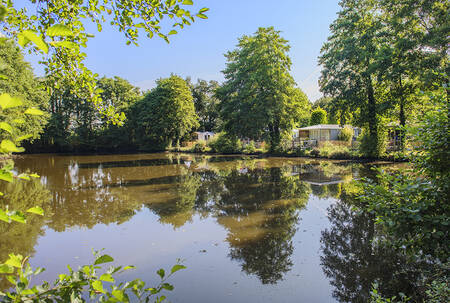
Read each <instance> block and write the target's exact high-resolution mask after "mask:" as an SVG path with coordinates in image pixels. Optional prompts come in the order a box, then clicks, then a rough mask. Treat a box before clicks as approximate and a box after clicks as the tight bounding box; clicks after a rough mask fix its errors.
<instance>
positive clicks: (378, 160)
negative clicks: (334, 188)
mask: <svg viewBox="0 0 450 303" xmlns="http://www.w3.org/2000/svg"><path fill="white" fill-rule="evenodd" d="M157 153H184V154H197V155H209V156H241V157H245V156H253V157H254V156H256V157H259V158H261V159H262V158H270V157H280V158H299V159H300V158H304V159H316V160H336V161H348V162H354V163H386V164H388V163H407V162H410V160H409V159H393V158H391V157H382V158H362V157H350V158H349V157H342V158H339V157H338V158H327V157H321V156H314V157H312V156H306V155H303V156H297V155H295V154H288V153H263V152H256V153H248V154H246V153H213V152H193V151H189V150H162V151H119V152H92V151H91V152H42V153H39V152H30V153H27V152H25V153H20V154H12V155H10V156H8V157H3V158H1V159H0V161H5V160H8V159H14V158H20V157H21V156H26V155H58V156H108V155H131V154H157Z"/></svg>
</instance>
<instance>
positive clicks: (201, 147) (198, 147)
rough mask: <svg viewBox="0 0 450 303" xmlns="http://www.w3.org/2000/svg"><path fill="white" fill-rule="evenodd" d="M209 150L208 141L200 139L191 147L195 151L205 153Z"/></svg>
mask: <svg viewBox="0 0 450 303" xmlns="http://www.w3.org/2000/svg"><path fill="white" fill-rule="evenodd" d="M207 151H208V146H207V144H206V141H204V140H199V141H197V142H195V144H194V145H193V146H192V147H191V152H194V153H205V152H207Z"/></svg>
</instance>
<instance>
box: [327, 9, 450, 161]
mask: <svg viewBox="0 0 450 303" xmlns="http://www.w3.org/2000/svg"><path fill="white" fill-rule="evenodd" d="M340 5H341V7H342V9H341V11H340V12H339V15H338V18H337V19H336V20H335V21H334V22H333V23H332V25H331V26H330V30H331V36H330V37H329V38H328V41H327V42H326V43H325V44H324V45H323V48H322V54H321V57H320V58H319V62H320V64H321V65H322V66H323V70H322V76H321V78H320V87H321V90H322V91H323V92H324V94H325V95H326V96H329V97H331V98H332V99H331V102H330V103H331V104H329V105H327V108H329V110H330V111H331V112H334V113H339V116H340V117H341V121H340V122H341V124H344V123H347V121H346V120H347V119H346V117H350V118H351V120H352V121H350V122H351V123H352V124H354V125H358V126H362V127H365V128H367V131H366V137H367V138H366V141H367V142H369V144H368V145H366V146H365V147H366V148H365V149H364V150H363V153H364V155H366V156H369V157H379V156H381V155H382V152H383V149H382V148H379V147H380V145H382V143H380V142H379V141H380V140H383V136H382V135H380V134H378V132H379V131H380V130H383V127H380V124H381V122H382V121H383V120H387V121H392V122H398V124H399V125H400V126H401V128H400V138H399V139H400V144H401V146H402V147H404V141H405V140H404V139H405V134H404V131H403V129H404V126H407V125H408V123H407V122H410V123H414V119H415V118H417V117H420V115H422V114H423V113H424V112H426V111H427V110H428V109H429V107H428V106H426V105H424V102H423V100H422V98H421V97H420V95H419V93H418V91H419V89H421V90H424V91H433V90H436V89H437V88H438V87H439V86H440V85H441V84H445V83H448V80H447V79H446V77H445V76H443V73H445V72H448V68H449V64H448V55H447V53H446V51H447V45H448V35H446V34H444V32H445V31H448V11H449V6H448V5H449V4H448V1H440V0H423V1H409V0H408V1H400V0H394V1H371V0H348V1H347V0H344V1H341V3H340Z"/></svg>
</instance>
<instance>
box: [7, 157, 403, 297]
mask: <svg viewBox="0 0 450 303" xmlns="http://www.w3.org/2000/svg"><path fill="white" fill-rule="evenodd" d="M16 168H17V170H18V171H21V172H22V171H29V172H36V173H38V174H39V175H40V176H41V178H40V180H34V181H31V182H20V183H18V184H9V185H4V186H3V187H4V188H3V190H2V191H5V192H6V196H5V198H6V201H8V202H7V203H8V204H9V205H10V207H11V208H14V209H27V208H28V207H31V206H34V205H39V206H41V207H42V208H43V209H44V210H45V217H39V216H30V217H29V220H28V223H27V224H26V225H23V224H18V223H14V224H9V225H8V224H6V223H3V222H0V234H1V238H0V260H4V259H5V258H6V257H7V254H8V253H9V252H11V251H13V252H15V253H20V254H22V255H30V256H31V264H32V265H33V266H41V267H45V268H46V269H47V270H46V271H45V272H44V273H43V274H42V275H41V276H40V277H39V278H38V280H36V281H40V280H39V279H41V280H42V279H44V280H47V281H53V279H54V278H55V277H56V275H57V274H58V273H63V272H66V271H67V269H66V265H67V264H70V265H71V266H72V267H76V266H78V265H83V264H86V263H88V262H90V261H92V253H91V250H92V249H104V252H105V253H108V254H110V255H111V256H113V257H114V258H115V262H116V263H117V264H123V265H128V264H133V265H135V266H137V269H136V270H134V271H130V272H128V273H126V274H123V275H122V276H121V277H122V278H123V279H129V280H130V279H134V278H137V277H140V278H142V279H144V280H145V281H147V282H148V283H153V284H154V283H155V282H157V281H158V279H157V275H156V273H155V272H156V270H157V269H159V268H160V267H163V268H166V269H169V268H170V267H171V266H172V265H173V264H175V263H176V261H177V259H178V258H180V259H182V260H183V264H184V265H186V266H187V269H186V270H183V271H180V272H178V273H177V274H176V275H175V276H174V277H173V278H172V279H171V281H170V282H171V283H172V284H174V285H175V290H174V292H173V293H170V294H169V295H168V296H169V299H170V301H171V302H215V303H219V302H365V301H367V296H368V292H369V290H370V287H371V284H372V282H374V281H391V280H392V273H393V272H394V271H396V270H399V267H401V266H403V265H401V264H402V262H403V261H402V260H401V258H400V257H398V256H396V255H395V254H393V253H392V252H390V251H385V250H376V249H374V247H373V246H372V244H371V239H372V238H373V236H374V232H375V227H374V224H373V218H370V216H368V215H366V214H358V213H355V212H354V211H352V207H351V203H350V202H351V201H349V200H350V199H351V198H350V194H349V193H350V192H351V191H352V190H354V184H353V183H351V181H352V180H353V179H359V178H360V177H361V176H365V175H367V174H371V171H370V169H368V167H365V166H363V165H361V164H354V163H349V162H339V161H317V160H312V159H293V158H264V159H259V158H252V157H240V156H200V155H192V154H168V153H161V154H137V155H111V156H61V155H26V156H22V157H20V158H19V159H17V161H16ZM5 187H6V188H5ZM400 270H403V271H402V272H405V269H404V268H403V269H400ZM406 272H407V273H409V272H408V270H406ZM408 279H411V276H410V275H409V276H408V275H404V276H401V277H397V278H396V279H394V281H392V282H388V284H389V287H388V290H392V292H393V293H395V291H396V290H398V289H402V290H404V289H405V287H410V286H409V284H408V282H405V281H408ZM391 284H392V285H391ZM405 285H406V286H405ZM5 287H7V282H6V281H5V280H0V288H5ZM411 287H412V286H411Z"/></svg>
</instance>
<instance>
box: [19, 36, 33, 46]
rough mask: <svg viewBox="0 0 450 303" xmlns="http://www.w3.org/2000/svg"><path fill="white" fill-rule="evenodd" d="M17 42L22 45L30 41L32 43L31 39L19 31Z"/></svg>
mask: <svg viewBox="0 0 450 303" xmlns="http://www.w3.org/2000/svg"><path fill="white" fill-rule="evenodd" d="M17 43H19V45H20V46H22V47H25V46H27V44H28V43H30V39H28V38H27V37H25V36H24V35H23V34H22V33H19V34H18V35H17Z"/></svg>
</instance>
